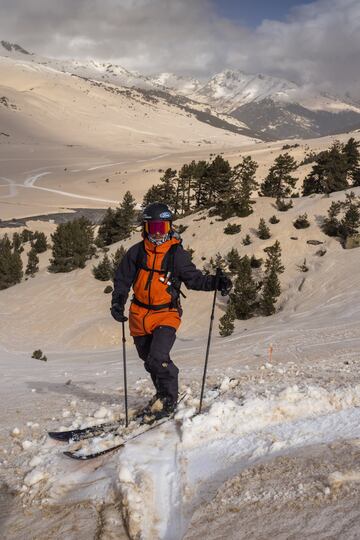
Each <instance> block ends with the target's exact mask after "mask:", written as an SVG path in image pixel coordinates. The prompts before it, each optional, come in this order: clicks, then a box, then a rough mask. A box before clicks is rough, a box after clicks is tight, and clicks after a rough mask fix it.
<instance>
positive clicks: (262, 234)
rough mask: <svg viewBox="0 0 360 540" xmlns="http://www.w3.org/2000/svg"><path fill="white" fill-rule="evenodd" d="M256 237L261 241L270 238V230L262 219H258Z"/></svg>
mask: <svg viewBox="0 0 360 540" xmlns="http://www.w3.org/2000/svg"><path fill="white" fill-rule="evenodd" d="M257 233H258V237H259V238H261V240H267V239H268V238H270V237H271V234H270V229H269V227H268V226H267V225H266V223H265V219H264V218H260V221H259V226H258V231H257Z"/></svg>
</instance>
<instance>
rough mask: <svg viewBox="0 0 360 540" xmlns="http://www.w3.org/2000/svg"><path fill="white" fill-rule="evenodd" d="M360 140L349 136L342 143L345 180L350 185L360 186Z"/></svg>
mask: <svg viewBox="0 0 360 540" xmlns="http://www.w3.org/2000/svg"><path fill="white" fill-rule="evenodd" d="M359 147H360V142H359V141H356V140H355V139H354V137H351V138H350V139H349V140H348V142H347V143H346V144H345V145H344V148H343V154H344V156H345V160H346V172H347V180H348V182H349V183H350V185H351V186H353V187H355V186H360V150H359Z"/></svg>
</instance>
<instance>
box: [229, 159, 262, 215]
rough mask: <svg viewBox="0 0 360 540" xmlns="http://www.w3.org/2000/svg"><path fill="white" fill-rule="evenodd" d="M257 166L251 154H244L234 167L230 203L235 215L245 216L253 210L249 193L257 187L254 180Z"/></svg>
mask: <svg viewBox="0 0 360 540" xmlns="http://www.w3.org/2000/svg"><path fill="white" fill-rule="evenodd" d="M258 166H259V165H258V164H257V163H256V161H254V160H252V159H251V156H245V157H244V158H243V160H242V162H241V163H239V164H238V165H236V166H235V167H234V172H233V174H234V179H235V200H234V199H233V200H232V205H233V206H234V207H235V215H236V216H239V217H246V216H249V215H250V214H252V212H253V209H252V205H251V195H252V192H253V191H254V190H255V189H256V188H257V187H258V183H257V182H256V171H257V168H258Z"/></svg>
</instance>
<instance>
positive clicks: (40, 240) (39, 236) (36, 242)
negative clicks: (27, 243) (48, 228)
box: [32, 231, 48, 253]
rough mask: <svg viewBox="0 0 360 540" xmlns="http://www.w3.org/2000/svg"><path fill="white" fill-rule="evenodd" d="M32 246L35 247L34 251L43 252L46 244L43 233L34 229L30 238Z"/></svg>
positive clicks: (46, 246)
mask: <svg viewBox="0 0 360 540" xmlns="http://www.w3.org/2000/svg"><path fill="white" fill-rule="evenodd" d="M32 247H33V248H34V249H35V251H36V253H44V252H45V251H46V250H47V248H48V245H47V239H46V235H45V233H43V232H39V231H35V233H34V237H33V239H32Z"/></svg>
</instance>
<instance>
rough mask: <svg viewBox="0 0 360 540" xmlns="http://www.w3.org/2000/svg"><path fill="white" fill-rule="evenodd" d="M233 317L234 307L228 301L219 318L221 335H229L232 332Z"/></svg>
mask: <svg viewBox="0 0 360 540" xmlns="http://www.w3.org/2000/svg"><path fill="white" fill-rule="evenodd" d="M234 319H235V314H234V308H233V306H232V304H231V303H230V302H229V303H228V305H227V306H226V312H225V314H224V315H223V316H222V317H220V319H219V334H220V336H221V337H227V336H231V334H232V333H233V332H234V328H235V326H234Z"/></svg>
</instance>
